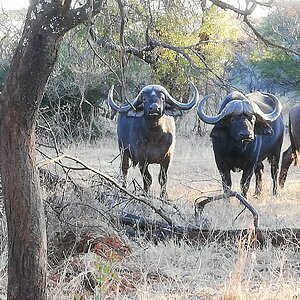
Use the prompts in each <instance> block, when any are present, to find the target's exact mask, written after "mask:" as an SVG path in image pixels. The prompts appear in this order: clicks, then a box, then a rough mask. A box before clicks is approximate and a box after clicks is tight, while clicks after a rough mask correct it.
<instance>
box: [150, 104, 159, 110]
mask: <svg viewBox="0 0 300 300" xmlns="http://www.w3.org/2000/svg"><path fill="white" fill-rule="evenodd" d="M159 109H160V106H159V105H158V104H157V103H154V104H152V105H151V106H150V110H152V111H158V110H159Z"/></svg>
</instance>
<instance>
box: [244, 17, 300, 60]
mask: <svg viewBox="0 0 300 300" xmlns="http://www.w3.org/2000/svg"><path fill="white" fill-rule="evenodd" d="M244 22H245V23H246V24H247V25H248V26H249V28H250V29H251V30H252V32H253V33H254V35H255V36H256V37H257V38H259V39H260V40H261V41H262V42H263V43H264V44H265V45H266V46H270V47H274V48H278V49H281V50H283V51H285V52H287V53H292V54H295V55H297V56H299V57H300V52H298V51H295V50H293V49H290V48H287V47H284V46H282V45H278V44H276V43H273V42H271V41H269V40H268V39H266V38H265V37H264V36H263V35H261V34H260V33H259V32H258V31H257V30H256V29H255V28H254V26H253V25H252V24H251V23H250V21H249V20H248V18H247V16H244Z"/></svg>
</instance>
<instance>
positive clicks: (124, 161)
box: [121, 153, 129, 188]
mask: <svg viewBox="0 0 300 300" xmlns="http://www.w3.org/2000/svg"><path fill="white" fill-rule="evenodd" d="M128 169H129V157H128V155H127V154H126V153H123V154H122V162H121V170H122V186H123V187H125V188H126V186H127V175H128Z"/></svg>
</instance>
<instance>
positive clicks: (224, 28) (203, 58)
mask: <svg viewBox="0 0 300 300" xmlns="http://www.w3.org/2000/svg"><path fill="white" fill-rule="evenodd" d="M183 2H184V1H183ZM155 30H156V32H157V34H156V37H157V39H160V40H163V41H165V42H166V43H168V44H170V45H175V46H177V47H179V48H181V49H183V51H184V52H185V53H186V54H187V55H188V56H189V58H190V61H188V60H187V59H186V58H185V57H184V56H183V55H181V54H180V52H179V53H178V52H175V51H173V50H170V49H160V52H159V60H158V63H157V65H156V66H155V68H154V71H155V72H154V78H155V79H156V80H157V81H159V82H162V83H163V84H164V85H166V86H168V87H170V88H171V89H172V90H174V85H175V86H176V87H177V88H178V90H177V91H176V90H175V91H176V92H179V93H180V92H181V93H182V90H183V88H184V86H185V85H186V82H187V79H188V74H190V75H191V74H193V73H194V74H195V73H197V70H198V72H199V71H200V70H203V69H205V67H206V66H208V67H209V68H210V69H211V70H212V71H213V72H214V73H215V74H217V75H222V74H223V72H224V67H225V63H226V62H227V61H228V60H231V59H233V53H234V46H235V43H236V41H237V40H238V39H239V38H241V36H242V31H241V29H240V28H239V26H238V23H237V21H236V20H235V19H234V18H233V17H232V15H231V14H230V13H228V12H225V11H223V10H221V9H219V8H217V7H215V6H211V7H210V8H209V9H208V10H207V12H206V13H205V14H204V15H203V14H202V12H201V11H197V13H195V11H192V10H190V9H187V7H182V6H180V5H179V6H176V7H174V8H173V10H170V11H169V12H168V13H166V14H165V15H162V16H159V17H158V20H157V22H156V24H155ZM199 84H201V83H199Z"/></svg>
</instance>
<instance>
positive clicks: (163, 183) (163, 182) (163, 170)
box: [158, 158, 170, 198]
mask: <svg viewBox="0 0 300 300" xmlns="http://www.w3.org/2000/svg"><path fill="white" fill-rule="evenodd" d="M169 164H170V159H169V158H167V159H165V160H164V161H163V162H162V163H161V164H160V171H159V175H158V181H159V184H160V187H161V191H160V197H162V198H163V197H166V196H167V179H168V168H169Z"/></svg>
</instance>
